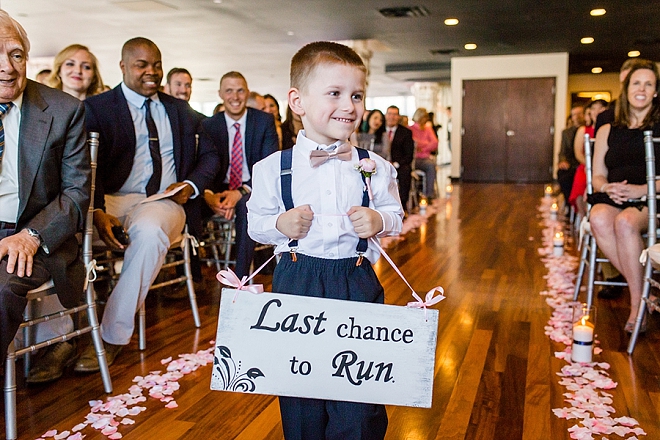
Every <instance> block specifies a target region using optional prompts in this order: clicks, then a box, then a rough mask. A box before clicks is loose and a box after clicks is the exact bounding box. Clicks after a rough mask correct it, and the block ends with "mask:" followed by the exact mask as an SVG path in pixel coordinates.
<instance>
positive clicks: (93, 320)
mask: <svg viewBox="0 0 660 440" xmlns="http://www.w3.org/2000/svg"><path fill="white" fill-rule="evenodd" d="M87 142H88V144H89V148H90V155H91V169H92V189H91V194H90V206H89V210H88V211H87V217H86V218H85V230H84V233H83V244H82V246H83V247H82V255H83V261H84V263H85V266H86V268H87V278H86V280H85V288H84V293H85V303H84V304H81V305H79V306H77V307H73V308H70V309H64V310H62V311H60V312H57V313H54V314H50V315H45V316H32V313H31V310H32V307H31V303H34V302H35V301H39V300H40V299H41V298H43V297H44V296H46V295H53V294H56V293H55V289H54V286H53V282H52V280H50V281H48V282H47V283H45V284H44V285H42V286H40V287H39V288H37V289H34V290H31V291H30V292H28V294H27V299H28V306H27V307H26V311H25V313H24V316H25V320H24V322H23V323H22V324H21V327H20V328H21V329H23V332H24V335H25V347H24V348H21V349H15V346H14V344H13V343H12V344H11V346H10V347H9V350H8V352H7V359H6V360H5V389H4V391H5V431H6V436H7V439H12V440H13V439H16V438H17V436H18V434H17V428H16V364H15V360H16V357H18V356H23V355H26V360H25V362H26V367H27V363H28V360H29V357H28V356H27V355H29V354H30V353H32V352H34V351H36V350H38V349H40V348H45V347H47V346H49V345H52V344H55V343H58V342H63V341H67V340H70V339H72V338H75V337H78V336H82V335H84V334H86V333H91V334H92V341H93V344H94V348H95V351H96V355H97V357H98V360H99V365H100V367H101V379H102V381H103V388H104V389H105V392H106V393H108V394H110V393H112V381H111V379H110V372H109V370H108V364H107V362H106V359H105V349H104V347H103V341H102V340H101V330H100V326H99V320H98V317H97V314H96V294H95V292H94V283H93V282H94V280H95V273H96V268H97V266H96V261H95V260H94V259H93V258H92V234H93V224H94V222H93V216H94V215H93V212H94V189H95V178H96V158H97V153H98V145H99V135H98V133H95V132H90V133H89V135H88V141H87ZM82 312H86V313H85V314H86V316H87V322H88V324H87V326H85V327H82V328H78V329H76V330H74V331H73V332H71V333H67V334H65V335H62V336H59V337H57V338H53V339H49V340H47V341H44V342H40V343H38V344H30V339H31V337H30V329H31V328H32V327H34V326H35V325H37V324H39V323H42V322H46V321H48V320H51V319H55V318H60V317H63V316H70V315H74V314H79V313H82ZM26 369H27V368H26Z"/></svg>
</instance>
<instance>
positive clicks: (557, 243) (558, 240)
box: [552, 231, 564, 257]
mask: <svg viewBox="0 0 660 440" xmlns="http://www.w3.org/2000/svg"><path fill="white" fill-rule="evenodd" d="M552 255H554V256H555V257H561V256H562V255H564V233H563V232H562V231H557V232H555V235H554V237H552Z"/></svg>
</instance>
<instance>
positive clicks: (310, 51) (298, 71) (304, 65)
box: [291, 41, 367, 90]
mask: <svg viewBox="0 0 660 440" xmlns="http://www.w3.org/2000/svg"><path fill="white" fill-rule="evenodd" d="M323 63H334V64H345V65H348V66H353V67H356V68H358V69H360V70H361V71H362V72H364V74H365V75H366V74H367V67H366V66H365V65H364V62H363V61H362V58H360V55H358V54H357V53H356V52H355V51H354V50H353V49H351V48H350V47H348V46H344V45H343V44H339V43H333V42H331V41H316V42H314V43H309V44H307V45H305V46H303V48H302V49H300V50H299V51H298V52H297V53H296V54H295V55H294V56H293V58H292V59H291V87H292V88H296V89H298V90H303V89H304V88H305V86H306V85H307V82H308V80H309V76H310V74H311V73H312V71H313V70H314V69H315V68H316V67H317V66H319V65H321V64H323Z"/></svg>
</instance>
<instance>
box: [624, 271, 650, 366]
mask: <svg viewBox="0 0 660 440" xmlns="http://www.w3.org/2000/svg"><path fill="white" fill-rule="evenodd" d="M650 260H651V259H650V258H649V261H647V262H646V265H645V266H644V288H643V290H642V298H641V299H640V301H639V310H638V311H637V318H636V319H635V328H634V329H633V332H632V334H631V335H630V341H629V342H628V350H627V352H628V354H633V351H634V350H635V345H636V344H637V338H638V337H639V331H640V329H641V328H642V323H643V322H644V314H645V313H646V301H644V300H645V299H648V297H649V295H650V293H651V283H650V282H649V281H648V280H649V279H650V278H651V275H653V266H652V265H651V261H650Z"/></svg>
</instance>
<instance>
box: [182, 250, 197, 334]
mask: <svg viewBox="0 0 660 440" xmlns="http://www.w3.org/2000/svg"><path fill="white" fill-rule="evenodd" d="M190 246H191V243H190V238H188V237H186V238H184V239H183V272H184V274H185V275H186V286H187V288H188V297H189V298H190V308H191V309H192V314H193V319H194V321H195V327H197V328H200V327H201V326H202V322H201V320H200V319H199V309H198V308H197V296H196V295H195V285H194V283H193V278H192V269H191V268H190Z"/></svg>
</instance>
